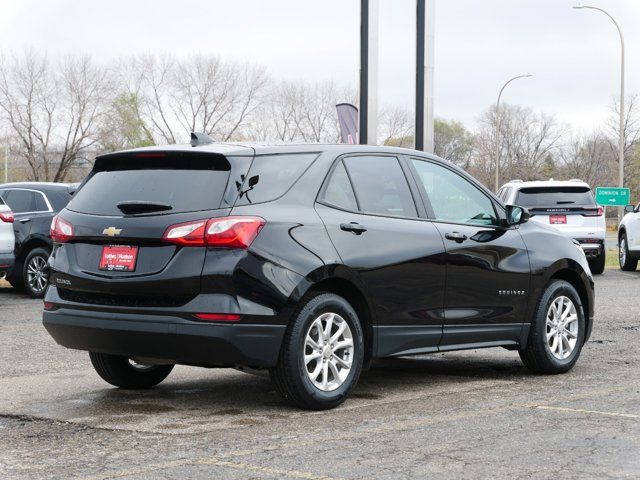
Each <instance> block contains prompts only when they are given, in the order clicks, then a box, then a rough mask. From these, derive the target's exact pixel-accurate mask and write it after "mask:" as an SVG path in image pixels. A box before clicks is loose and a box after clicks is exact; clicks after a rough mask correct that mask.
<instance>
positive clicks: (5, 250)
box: [0, 198, 16, 279]
mask: <svg viewBox="0 0 640 480" xmlns="http://www.w3.org/2000/svg"><path fill="white" fill-rule="evenodd" d="M15 244H16V240H15V235H14V233H13V212H12V211H11V209H10V208H9V207H8V206H7V205H6V204H5V203H4V201H3V200H2V198H0V279H3V278H4V277H5V276H6V275H7V272H8V271H9V270H11V267H13V263H14V261H15V257H14V253H13V252H14V250H15Z"/></svg>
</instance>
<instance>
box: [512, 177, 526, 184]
mask: <svg viewBox="0 0 640 480" xmlns="http://www.w3.org/2000/svg"><path fill="white" fill-rule="evenodd" d="M508 183H524V182H523V181H522V180H521V179H519V178H514V179H513V180H509V182H508Z"/></svg>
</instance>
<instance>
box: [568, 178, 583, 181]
mask: <svg viewBox="0 0 640 480" xmlns="http://www.w3.org/2000/svg"><path fill="white" fill-rule="evenodd" d="M569 181H570V182H582V180H580V179H579V178H570V179H569Z"/></svg>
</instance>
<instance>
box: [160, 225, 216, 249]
mask: <svg viewBox="0 0 640 480" xmlns="http://www.w3.org/2000/svg"><path fill="white" fill-rule="evenodd" d="M206 226H207V221H206V220H198V221H196V222H186V223H178V224H176V225H171V226H170V227H169V228H167V229H166V230H165V232H164V235H162V240H164V241H165V242H169V243H176V244H178V245H187V246H192V247H204V246H205V240H204V232H205V230H206Z"/></svg>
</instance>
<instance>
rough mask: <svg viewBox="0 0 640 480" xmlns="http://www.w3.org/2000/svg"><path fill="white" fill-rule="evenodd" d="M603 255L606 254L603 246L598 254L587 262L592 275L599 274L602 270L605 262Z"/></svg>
mask: <svg viewBox="0 0 640 480" xmlns="http://www.w3.org/2000/svg"><path fill="white" fill-rule="evenodd" d="M605 255H606V254H605V251H604V248H603V249H602V252H600V255H598V256H597V257H596V258H595V259H594V260H591V261H590V262H589V269H590V270H591V273H593V274H594V275H601V274H602V273H603V272H604V265H605V263H606V256H605Z"/></svg>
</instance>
